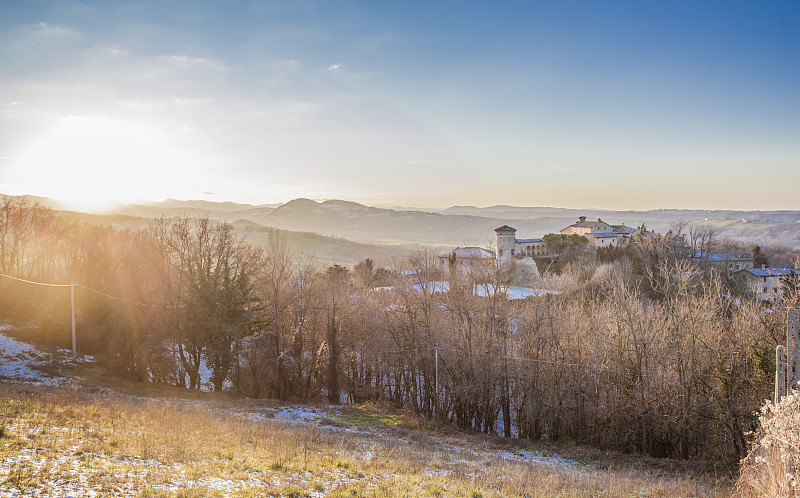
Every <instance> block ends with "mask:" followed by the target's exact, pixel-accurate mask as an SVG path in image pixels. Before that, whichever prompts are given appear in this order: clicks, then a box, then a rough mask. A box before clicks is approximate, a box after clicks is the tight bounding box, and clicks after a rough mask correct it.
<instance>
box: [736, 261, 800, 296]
mask: <svg viewBox="0 0 800 498" xmlns="http://www.w3.org/2000/svg"><path fill="white" fill-rule="evenodd" d="M794 275H800V269H797V268H787V267H784V268H767V267H764V266H762V267H761V268H745V269H743V270H739V271H738V272H736V273H735V274H734V276H735V278H736V279H738V280H739V281H740V282H742V283H743V284H744V286H745V288H746V289H747V290H749V291H750V292H752V293H753V295H754V296H755V297H756V298H757V299H759V300H760V301H767V302H770V303H773V304H777V303H779V302H781V301H782V300H783V295H782V292H781V291H782V287H783V284H782V280H783V279H786V278H787V277H791V276H794ZM797 285H798V289H800V284H797Z"/></svg>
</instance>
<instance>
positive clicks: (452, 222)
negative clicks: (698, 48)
mask: <svg viewBox="0 0 800 498" xmlns="http://www.w3.org/2000/svg"><path fill="white" fill-rule="evenodd" d="M126 209H129V211H126ZM115 212H117V213H119V214H134V213H138V214H139V215H140V216H142V215H147V216H155V215H164V216H182V215H198V214H206V215H208V216H210V217H212V218H214V219H219V220H224V221H231V222H232V221H235V220H249V221H251V222H253V223H256V224H258V225H263V226H270V227H275V228H281V229H285V230H299V231H307V232H314V233H319V234H322V235H326V236H336V237H345V238H348V239H351V240H355V241H359V242H373V243H389V244H433V245H445V246H446V245H461V246H464V245H477V246H490V245H491V244H492V243H493V242H494V229H495V228H497V227H498V226H501V225H505V224H512V225H513V226H514V227H515V228H517V230H518V235H519V236H520V237H528V236H530V237H535V236H541V235H543V234H545V233H549V232H558V231H559V230H561V229H562V228H564V227H565V226H567V225H569V224H571V223H574V222H575V220H577V218H578V216H586V217H587V218H590V219H594V218H602V219H604V220H606V221H608V222H611V223H615V224H619V223H624V224H626V225H629V226H639V225H641V224H642V223H644V224H645V225H646V226H647V228H649V229H653V230H656V231H661V232H664V231H666V230H669V227H670V225H672V224H673V223H675V222H676V221H678V220H682V221H685V222H687V223H690V224H702V225H710V226H714V227H716V228H717V229H718V231H719V234H720V236H721V237H730V238H734V239H739V240H743V241H745V242H752V243H765V242H768V243H774V242H782V243H785V244H787V245H790V246H795V247H800V211H792V210H776V211H742V210H735V211H734V210H701V209H655V210H650V211H633V210H630V211H616V210H607V209H574V208H557V207H546V206H544V207H524V206H509V205H496V206H488V207H475V206H453V207H450V208H447V209H443V210H421V209H418V208H408V209H405V208H392V209H390V208H379V207H372V206H366V205H364V204H360V203H357V202H353V201H346V200H339V199H333V200H326V201H323V202H318V201H315V200H312V199H306V198H299V199H294V200H291V201H289V202H287V203H285V204H281V205H259V206H254V205H249V204H236V203H214V202H209V201H175V200H170V201H164V202H163V203H158V204H153V205H148V206H129V207H121V208H119V209H117V210H116V211H115Z"/></svg>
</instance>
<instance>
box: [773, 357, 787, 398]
mask: <svg viewBox="0 0 800 498" xmlns="http://www.w3.org/2000/svg"><path fill="white" fill-rule="evenodd" d="M785 395H786V357H785V356H784V355H783V346H781V345H778V347H776V348H775V399H774V401H775V404H778V403H779V402H780V400H781V399H783V397H784V396H785Z"/></svg>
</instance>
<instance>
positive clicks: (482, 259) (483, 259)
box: [439, 216, 640, 271]
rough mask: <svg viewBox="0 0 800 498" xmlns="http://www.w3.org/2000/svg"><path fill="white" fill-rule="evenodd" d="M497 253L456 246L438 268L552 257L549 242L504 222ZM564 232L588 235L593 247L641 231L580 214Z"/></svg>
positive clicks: (498, 234)
mask: <svg viewBox="0 0 800 498" xmlns="http://www.w3.org/2000/svg"><path fill="white" fill-rule="evenodd" d="M494 232H495V252H494V253H492V252H491V251H488V250H486V249H483V248H480V247H457V248H456V249H455V250H453V251H451V252H449V253H447V254H442V255H441V256H439V267H440V268H441V269H442V270H443V271H449V269H450V268H453V267H456V266H461V267H462V268H465V269H466V268H475V267H480V266H491V265H498V266H501V267H502V266H506V265H508V264H510V263H511V261H513V260H514V259H515V258H524V257H530V258H533V257H550V256H552V255H551V254H549V253H548V251H547V244H546V243H545V241H544V239H543V238H528V239H518V238H517V229H516V228H514V227H511V226H508V225H503V226H501V227H498V228H496V229H495V230H494ZM561 233H562V234H572V233H575V234H579V235H584V236H586V238H587V239H589V243H590V244H591V246H592V247H595V248H598V247H615V246H618V245H619V244H621V243H622V242H623V241H625V240H627V239H629V238H631V237H633V236H635V235H637V234H639V233H640V230H639V229H637V228H632V227H629V226H625V224H624V223H623V224H622V225H610V224H608V223H606V222H604V221H603V220H601V219H600V218H598V219H597V221H586V216H581V217H580V218H579V219H578V222H577V223H575V224H572V225H570V226H568V227H566V228H564V229H562V230H561Z"/></svg>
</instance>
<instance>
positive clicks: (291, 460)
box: [0, 383, 729, 497]
mask: <svg viewBox="0 0 800 498" xmlns="http://www.w3.org/2000/svg"><path fill="white" fill-rule="evenodd" d="M253 409H254V407H253V404H252V403H251V402H250V403H248V402H244V404H243V405H241V404H239V402H237V401H236V400H235V399H224V398H212V400H210V401H197V400H193V401H185V400H180V399H176V398H172V399H171V400H153V399H150V400H147V399H142V398H130V397H128V396H123V395H119V394H111V393H108V392H106V393H104V394H97V393H95V394H91V393H85V392H81V391H75V390H72V389H66V388H44V387H36V386H32V385H23V384H8V383H2V384H0V417H2V418H0V420H2V425H1V426H0V427H2V436H1V437H0V462H2V465H0V493H3V494H6V493H8V494H12V493H17V492H18V493H24V494H40V495H41V494H45V495H51V496H56V495H70V496H83V495H90V494H93V493H99V494H102V495H115V496H123V495H124V496H184V497H185V496H209V495H211V496H296V497H300V496H330V497H338V496H376V497H381V496H383V497H389V496H451V497H479V496H485V497H491V496H496V497H499V496H553V495H559V496H629V495H631V494H637V495H644V496H723V495H725V494H726V493H727V490H728V489H729V488H728V487H727V486H726V485H724V484H723V485H721V487H715V483H713V482H712V481H710V480H708V479H703V480H700V479H697V478H690V477H685V476H681V475H680V474H678V473H677V472H674V471H668V470H667V471H665V470H664V469H663V468H662V469H659V467H657V466H653V467H648V466H647V465H646V464H642V462H639V463H638V465H637V467H635V468H634V467H629V468H621V467H624V466H625V463H626V461H625V460H624V457H621V456H620V457H619V458H620V459H621V460H619V461H618V462H614V463H613V464H612V465H610V466H606V468H603V469H595V468H594V466H593V465H592V463H591V462H590V463H584V464H574V465H568V466H562V465H551V464H546V463H538V464H537V463H531V462H526V461H523V460H514V459H510V458H504V456H503V455H506V454H509V453H513V452H514V451H520V450H518V449H517V450H515V449H514V448H513V447H508V446H507V445H505V446H504V445H498V442H497V441H494V442H493V440H491V439H482V438H477V437H475V436H467V435H458V434H451V435H449V436H445V435H442V434H441V433H438V432H433V431H429V430H427V429H424V428H419V427H417V426H416V423H414V421H413V418H412V419H409V420H407V421H405V422H403V423H401V424H399V425H397V426H395V427H391V428H389V427H386V426H381V427H378V428H375V427H367V428H365V427H361V428H359V427H358V426H356V427H352V426H351V425H350V423H349V422H343V421H341V422H334V421H331V422H329V423H330V424H331V425H327V426H326V425H321V426H312V425H297V424H287V423H281V422H277V421H270V420H249V419H248V418H247V417H246V416H245V414H246V413H250V412H249V410H253ZM367 411H370V410H369V409H367ZM381 413H382V414H383V415H384V416H398V414H397V413H383V412H381ZM400 416H401V417H402V415H400ZM342 427H345V428H348V430H347V431H345V430H344V429H342ZM350 429H355V430H350ZM359 429H360V430H359ZM529 451H530V450H529ZM605 458H606V460H613V459H614V455H608V454H607V455H605ZM609 467H612V468H609ZM717 485H718V486H720V485H719V484H717Z"/></svg>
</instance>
